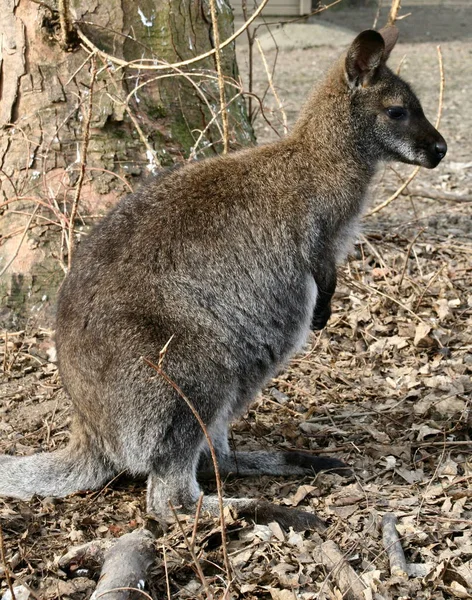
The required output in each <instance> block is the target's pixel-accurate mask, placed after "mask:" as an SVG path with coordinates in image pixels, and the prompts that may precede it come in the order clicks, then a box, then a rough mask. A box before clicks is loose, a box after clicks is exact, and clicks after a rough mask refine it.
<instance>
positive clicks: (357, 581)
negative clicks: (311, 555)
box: [316, 540, 367, 600]
mask: <svg viewBox="0 0 472 600" xmlns="http://www.w3.org/2000/svg"><path fill="white" fill-rule="evenodd" d="M316 558H317V559H318V560H319V561H320V562H321V563H322V564H323V565H324V566H325V567H326V568H327V569H328V570H329V572H330V576H331V577H332V579H333V580H334V582H335V583H336V585H337V586H338V588H339V589H340V591H341V594H342V595H343V598H346V600H365V595H364V590H365V589H366V588H367V585H366V584H365V583H364V582H363V581H362V579H361V578H360V577H359V575H358V574H357V573H356V572H355V571H354V569H353V568H352V567H351V565H350V564H349V563H348V562H347V560H346V559H345V558H344V555H343V553H342V552H341V550H340V549H339V548H338V546H337V545H336V544H335V543H334V542H333V541H332V540H328V541H327V542H324V543H323V544H321V548H320V549H319V551H318V552H317V553H316Z"/></svg>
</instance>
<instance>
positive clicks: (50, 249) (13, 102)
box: [0, 0, 254, 326]
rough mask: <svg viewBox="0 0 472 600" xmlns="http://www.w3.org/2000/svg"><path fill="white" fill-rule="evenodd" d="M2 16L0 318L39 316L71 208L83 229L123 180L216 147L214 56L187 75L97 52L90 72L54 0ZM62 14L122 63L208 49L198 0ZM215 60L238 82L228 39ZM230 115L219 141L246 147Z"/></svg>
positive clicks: (155, 0) (49, 298) (77, 5)
mask: <svg viewBox="0 0 472 600" xmlns="http://www.w3.org/2000/svg"><path fill="white" fill-rule="evenodd" d="M217 5H218V19H219V31H220V38H221V40H225V39H226V38H227V37H229V35H230V34H231V33H232V27H233V24H232V13H231V9H230V8H229V4H228V3H226V0H219V1H218V2H217ZM0 11H1V14H2V20H1V22H0V37H3V47H2V55H1V57H0V77H1V79H0V84H1V98H0V128H1V129H0V186H1V187H0V219H1V220H0V234H1V236H2V238H1V246H0V274H1V276H0V296H1V297H2V309H1V311H0V321H2V322H3V324H4V325H5V324H7V325H10V326H11V325H15V326H20V325H23V324H24V321H25V320H26V319H31V318H33V320H34V322H35V323H36V324H49V323H50V321H51V318H52V307H53V305H54V299H55V294H56V291H57V288H58V286H59V284H60V282H61V281H62V278H63V276H64V272H65V271H66V270H67V264H68V256H67V253H68V247H69V243H68V229H69V217H70V215H71V214H73V215H74V214H76V219H75V222H74V229H75V235H76V236H77V237H80V230H81V229H83V228H85V230H86V229H87V227H88V226H90V224H91V223H93V222H94V221H95V220H96V218H97V217H98V215H100V214H102V213H103V212H104V210H106V209H107V208H109V207H110V206H112V205H113V204H114V203H115V202H116V200H117V198H118V197H120V196H121V195H123V194H124V193H125V192H126V191H129V185H128V184H130V186H131V187H132V188H136V187H137V184H138V183H140V182H141V180H143V179H145V178H146V177H147V176H149V174H151V173H155V172H156V171H158V170H159V169H160V168H162V167H165V166H169V165H171V164H173V163H174V162H176V161H181V160H184V159H185V158H186V157H188V156H189V154H190V153H191V152H192V151H193V153H194V155H196V156H197V157H201V156H205V155H209V154H214V153H217V152H219V151H220V150H221V147H222V145H221V135H220V128H218V127H217V126H216V124H213V125H210V126H209V127H208V124H209V123H210V121H211V118H212V111H216V112H217V111H218V110H219V93H218V83H217V80H216V79H215V75H216V73H215V62H214V56H211V57H209V58H208V59H206V60H204V61H200V62H198V63H195V64H192V65H191V66H190V67H189V68H188V69H187V72H189V76H190V79H191V80H192V81H193V84H192V81H189V80H188V79H187V78H185V77H183V76H181V75H177V76H176V74H175V72H171V73H170V76H169V74H167V75H165V73H164V72H162V71H160V72H152V71H146V72H144V71H138V70H132V69H128V68H124V69H123V68H119V67H117V66H116V65H113V64H112V63H111V62H110V61H108V60H107V59H106V58H104V57H103V55H102V54H97V55H96V56H95V58H94V59H93V60H95V63H96V77H94V76H93V68H92V62H93V60H92V59H90V54H89V52H88V51H86V50H85V49H84V48H83V46H80V45H79V44H78V43H77V38H76V37H75V36H74V35H72V37H71V39H69V40H68V41H65V38H64V36H63V35H62V33H61V27H60V24H61V19H60V18H59V16H60V15H59V13H58V11H57V4H55V0H46V1H45V3H39V4H38V3H36V1H32V0H0ZM61 14H62V13H61ZM69 22H70V25H71V28H72V32H73V30H74V27H75V26H77V25H78V26H79V27H80V29H81V30H82V31H83V32H84V33H85V35H86V36H87V37H89V38H90V39H91V40H92V41H93V43H94V44H95V45H96V46H97V47H98V48H99V49H100V50H103V51H105V52H106V53H108V54H110V55H113V56H116V57H118V58H120V59H124V60H126V61H131V60H142V59H143V58H144V59H147V58H152V59H164V60H167V61H169V62H175V61H178V60H182V59H187V58H191V57H193V56H197V55H199V54H201V53H203V52H206V51H208V50H211V49H212V47H213V46H212V44H213V36H212V27H211V17H210V11H209V5H208V3H207V1H206V0H142V1H140V2H139V3H135V2H134V1H133V0H121V2H117V1H116V0H101V1H100V2H97V1H96V0H80V2H79V1H78V0H73V4H72V5H71V8H70V18H69ZM222 64H223V69H224V73H225V76H226V77H227V78H228V79H229V78H234V79H237V78H238V71H237V65H236V60H235V53H234V45H233V44H231V45H229V46H227V47H226V48H225V49H224V51H223V55H222ZM197 72H198V73H202V72H203V73H204V74H206V75H208V74H210V75H212V77H213V78H211V79H210V78H208V77H204V76H202V75H197V74H196V73H197ZM157 76H159V77H160V78H159V79H156V77H157ZM142 84H145V85H144V86H142ZM91 86H93V94H92V109H91V113H90V114H88V106H89V102H90V89H91ZM138 86H140V87H139V88H138ZM141 86H142V87H141ZM133 90H136V91H135V93H133ZM226 90H227V98H228V99H231V98H233V97H234V96H235V93H236V92H237V90H236V89H235V87H234V86H231V85H229V84H228V85H227V86H226ZM127 98H129V101H128V102H126V99H127ZM228 112H229V122H230V147H231V148H232V149H236V148H238V147H241V146H244V145H247V144H251V143H253V141H254V139H253V133H252V129H251V127H250V125H249V123H248V120H247V117H246V112H245V107H244V102H243V99H242V98H241V97H239V98H237V99H235V100H234V101H232V102H231V104H230V105H229V108H228ZM87 131H88V132H89V135H88V138H89V139H88V142H87V143H85V146H87V150H88V151H87V163H86V165H85V176H84V177H83V182H82V181H81V170H83V168H84V165H83V164H82V163H83V156H84V149H85V146H84V138H85V140H86V141H87ZM201 131H204V132H205V134H204V135H203V136H200V132H201ZM197 141H198V145H197ZM78 182H79V188H80V189H79V190H77V189H76V188H77V185H78ZM78 192H80V194H79V193H78ZM74 201H76V202H77V201H78V205H77V207H76V208H77V211H75V210H74V207H73V205H74ZM36 206H39V208H37V209H36V212H35V214H34V216H33V218H31V215H32V213H33V210H34V209H35V207H36ZM28 225H29V227H27V226H28ZM26 229H28V231H27V232H26V235H23V234H24V233H25V230H26ZM23 238H24V239H23ZM20 242H22V243H21V244H20ZM13 259H14V260H13ZM10 263H11V264H10ZM3 271H4V272H3Z"/></svg>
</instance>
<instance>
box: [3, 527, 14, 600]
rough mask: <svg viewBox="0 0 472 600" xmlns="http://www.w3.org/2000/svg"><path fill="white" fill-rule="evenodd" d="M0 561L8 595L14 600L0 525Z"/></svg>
mask: <svg viewBox="0 0 472 600" xmlns="http://www.w3.org/2000/svg"><path fill="white" fill-rule="evenodd" d="M0 559H1V561H2V566H3V571H4V574H5V579H6V581H7V586H8V589H9V590H10V595H11V598H12V600H15V591H14V589H13V583H12V580H11V577H10V569H9V567H8V564H7V557H6V556H5V543H4V541H3V529H2V526H1V524H0Z"/></svg>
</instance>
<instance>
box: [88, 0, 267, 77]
mask: <svg viewBox="0 0 472 600" xmlns="http://www.w3.org/2000/svg"><path fill="white" fill-rule="evenodd" d="M268 1H269V0H262V2H261V3H260V4H259V6H258V7H257V9H256V10H255V11H254V12H253V13H252V15H251V16H250V17H249V19H248V20H247V21H246V22H245V23H243V24H242V25H241V27H240V28H239V29H238V30H237V31H235V32H234V33H233V35H231V36H230V37H229V38H227V39H226V40H225V41H224V42H222V43H221V44H220V50H223V48H225V47H226V46H228V45H229V44H231V43H232V42H234V40H235V39H236V38H237V37H239V36H240V35H241V34H242V33H243V32H244V31H246V29H247V28H248V27H249V25H251V23H252V22H253V21H254V20H255V19H256V18H257V17H258V16H259V15H260V14H261V12H262V11H263V10H264V8H265V6H266V4H267V2H268ZM77 34H78V36H79V37H80V39H81V40H82V41H83V43H84V44H85V45H86V46H87V47H88V48H89V50H91V51H92V52H95V53H97V54H100V55H101V56H104V57H105V58H106V59H107V60H109V61H110V62H112V63H114V64H116V65H119V66H120V67H128V68H130V69H142V70H145V71H163V70H165V69H175V68H177V67H185V66H187V65H191V64H193V63H196V62H198V61H200V60H204V59H205V58H209V57H210V56H213V54H216V48H213V49H212V50H209V51H208V52H204V53H203V54H199V55H198V56H194V57H193V58H189V59H187V60H181V61H179V62H176V63H166V62H165V61H158V60H156V59H155V58H150V59H141V60H148V61H149V62H150V63H152V64H148V63H147V62H138V61H126V60H122V59H121V58H117V57H116V56H112V55H111V54H108V53H107V52H104V51H103V50H100V49H99V48H97V46H95V44H93V42H91V41H90V40H89V39H88V37H87V36H86V35H85V34H84V33H83V31H81V29H80V28H79V27H77ZM156 62H158V63H159V64H155V63H156Z"/></svg>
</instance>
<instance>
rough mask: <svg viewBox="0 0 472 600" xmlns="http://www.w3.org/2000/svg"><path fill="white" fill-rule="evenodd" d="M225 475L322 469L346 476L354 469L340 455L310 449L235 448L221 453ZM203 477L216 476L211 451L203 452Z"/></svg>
mask: <svg viewBox="0 0 472 600" xmlns="http://www.w3.org/2000/svg"><path fill="white" fill-rule="evenodd" d="M218 467H219V470H220V475H221V476H228V475H240V476H248V477H250V476H256V475H276V476H277V475H278V476H291V475H314V474H315V473H319V472H320V471H326V472H331V473H337V474H338V475H343V476H344V477H350V476H351V475H352V471H351V469H350V468H349V467H348V466H347V465H345V464H344V463H343V462H342V461H341V460H339V459H337V458H331V457H329V456H314V455H312V454H309V453H308V452H265V451H256V452H238V451H236V452H231V451H229V452H228V453H225V454H218ZM198 475H199V477H201V478H203V479H208V478H212V477H214V468H213V463H212V461H211V457H210V455H209V453H208V452H205V453H202V457H201V459H200V464H199V471H198Z"/></svg>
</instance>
